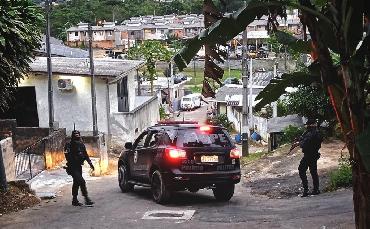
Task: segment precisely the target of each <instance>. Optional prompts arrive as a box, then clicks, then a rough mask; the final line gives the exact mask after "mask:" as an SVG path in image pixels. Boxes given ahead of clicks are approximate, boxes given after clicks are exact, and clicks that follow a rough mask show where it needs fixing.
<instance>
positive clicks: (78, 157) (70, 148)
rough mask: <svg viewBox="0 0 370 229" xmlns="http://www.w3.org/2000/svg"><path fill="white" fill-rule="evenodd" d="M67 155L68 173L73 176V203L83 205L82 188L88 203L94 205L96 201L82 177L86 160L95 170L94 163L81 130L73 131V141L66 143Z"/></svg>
mask: <svg viewBox="0 0 370 229" xmlns="http://www.w3.org/2000/svg"><path fill="white" fill-rule="evenodd" d="M64 150H65V157H66V159H67V168H66V169H67V173H68V174H69V175H71V176H72V177H73V185H72V196H73V199H72V205H73V206H81V205H82V204H81V203H80V202H79V201H78V199H77V195H78V189H79V188H81V192H82V195H83V196H84V197H85V204H86V205H93V204H94V202H92V201H91V199H90V198H89V197H88V194H87V188H86V182H85V180H84V178H83V177H82V165H83V163H84V161H87V163H89V165H90V168H91V169H92V170H95V168H94V165H93V164H92V163H91V160H90V158H89V155H88V154H87V152H86V147H85V145H84V144H83V143H82V141H81V135H80V132H79V131H77V130H73V131H72V136H71V141H70V142H68V143H67V144H66V145H65V148H64Z"/></svg>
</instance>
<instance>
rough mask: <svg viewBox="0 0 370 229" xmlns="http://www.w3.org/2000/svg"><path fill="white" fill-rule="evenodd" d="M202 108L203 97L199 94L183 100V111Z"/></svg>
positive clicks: (188, 96) (185, 97)
mask: <svg viewBox="0 0 370 229" xmlns="http://www.w3.org/2000/svg"><path fill="white" fill-rule="evenodd" d="M200 106H201V95H200V94H199V93H194V94H189V95H185V96H183V97H182V98H181V103H180V107H181V110H194V109H195V108H199V107H200Z"/></svg>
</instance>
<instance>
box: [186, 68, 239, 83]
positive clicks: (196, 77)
mask: <svg viewBox="0 0 370 229" xmlns="http://www.w3.org/2000/svg"><path fill="white" fill-rule="evenodd" d="M224 70H225V73H224V76H223V78H222V81H223V80H225V79H226V78H228V77H229V71H228V70H227V69H224ZM183 72H184V73H185V74H186V75H187V76H190V77H192V79H191V80H190V81H188V82H187V84H188V85H199V84H202V83H203V78H204V72H203V69H202V68H196V69H195V73H194V69H192V68H186V69H184V71H183ZM241 76H242V71H241V70H238V69H231V71H230V77H236V78H238V79H241Z"/></svg>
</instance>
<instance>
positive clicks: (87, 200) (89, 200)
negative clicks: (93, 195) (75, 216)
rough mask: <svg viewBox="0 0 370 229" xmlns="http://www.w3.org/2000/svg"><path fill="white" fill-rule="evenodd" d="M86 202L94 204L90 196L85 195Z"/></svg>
mask: <svg viewBox="0 0 370 229" xmlns="http://www.w3.org/2000/svg"><path fill="white" fill-rule="evenodd" d="M85 204H86V205H93V204H94V202H93V201H92V200H91V199H90V198H89V197H87V196H86V197H85Z"/></svg>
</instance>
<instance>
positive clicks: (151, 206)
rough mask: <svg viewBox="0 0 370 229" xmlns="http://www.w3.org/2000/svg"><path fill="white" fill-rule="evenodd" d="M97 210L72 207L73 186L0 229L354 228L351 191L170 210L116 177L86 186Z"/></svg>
mask: <svg viewBox="0 0 370 229" xmlns="http://www.w3.org/2000/svg"><path fill="white" fill-rule="evenodd" d="M88 189H89V191H90V195H91V198H92V199H93V200H94V201H96V204H95V206H94V207H73V206H71V197H70V185H69V186H66V187H65V188H63V190H62V192H61V193H60V194H59V196H58V197H57V198H56V199H54V200H49V201H43V202H42V203H41V204H40V205H39V206H36V207H34V208H30V209H27V210H24V211H21V212H18V213H12V214H9V215H4V216H1V217H0V228H132V229H133V228H176V229H179V228H211V227H212V228H226V227H228V228H310V229H311V228H354V227H353V226H352V225H353V213H352V193H351V191H350V190H345V191H339V192H334V193H328V194H322V195H320V196H316V197H310V198H300V197H294V198H291V199H281V200H279V199H267V198H265V197H258V196H252V195H251V194H250V190H248V188H246V187H245V186H243V185H241V184H240V185H238V186H237V189H236V193H235V196H234V197H233V198H232V199H231V201H230V202H227V203H218V202H216V201H215V199H214V198H213V195H212V191H210V190H204V191H203V190H201V191H200V192H198V193H195V194H193V193H189V192H180V193H176V194H175V196H174V198H173V199H172V202H171V203H170V204H169V205H166V206H163V205H158V204H155V203H154V202H153V201H152V200H151V194H150V190H149V189H145V188H135V191H134V192H133V193H121V192H120V189H119V188H118V185H117V179H116V176H108V177H104V178H102V179H99V180H95V181H90V182H88ZM152 210H195V214H194V215H193V217H192V218H191V219H190V220H188V221H181V220H174V219H155V220H153V219H142V217H143V215H144V214H145V213H146V212H147V211H152Z"/></svg>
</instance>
